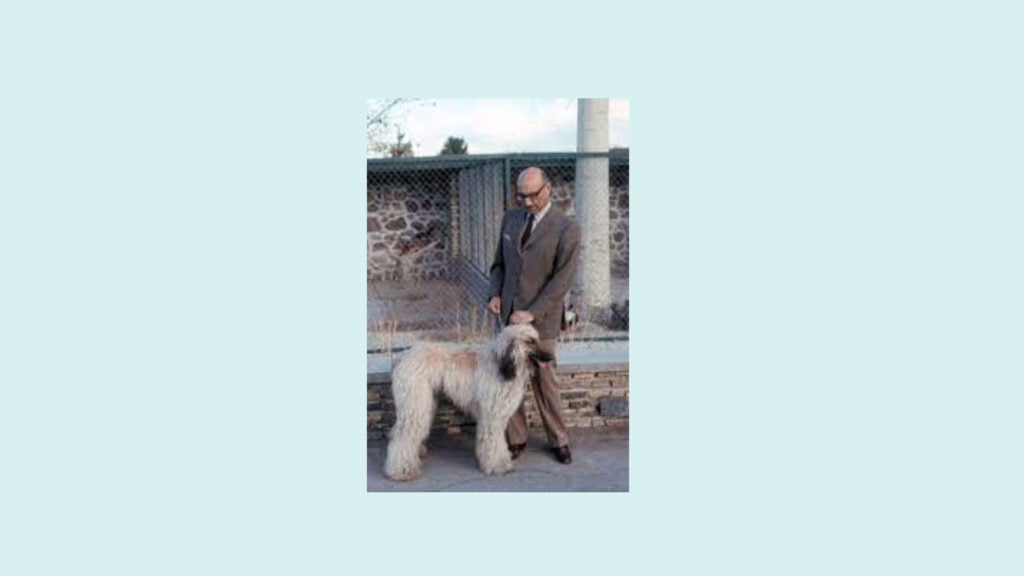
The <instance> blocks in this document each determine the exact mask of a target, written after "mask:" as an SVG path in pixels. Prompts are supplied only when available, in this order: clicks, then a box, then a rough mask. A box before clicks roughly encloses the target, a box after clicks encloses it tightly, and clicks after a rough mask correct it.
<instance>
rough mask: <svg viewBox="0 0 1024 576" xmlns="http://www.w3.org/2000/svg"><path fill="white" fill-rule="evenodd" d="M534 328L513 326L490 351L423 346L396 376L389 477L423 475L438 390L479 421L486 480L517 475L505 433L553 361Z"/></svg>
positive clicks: (415, 349) (405, 360) (408, 356)
mask: <svg viewBox="0 0 1024 576" xmlns="http://www.w3.org/2000/svg"><path fill="white" fill-rule="evenodd" d="M539 343H540V336H539V335H538V334H537V330H536V329H535V328H534V327H533V326H531V325H529V324H513V325H511V326H508V327H507V328H505V329H504V330H502V331H501V333H499V334H498V337H497V339H496V340H495V341H494V342H493V343H492V344H491V346H490V347H488V348H451V347H446V346H441V345H438V344H417V345H416V346H414V347H413V348H412V349H410V350H409V351H408V352H407V353H406V354H405V355H404V356H403V357H402V359H401V360H400V361H399V363H398V364H397V365H396V366H395V367H394V369H393V370H392V372H391V392H392V395H393V396H394V399H395V416H396V418H395V425H394V426H393V427H392V428H391V432H390V433H389V434H388V437H389V441H388V452H387V458H386V459H385V463H384V473H385V474H386V475H387V476H388V477H389V478H391V479H392V480H396V481H407V480H415V479H416V478H419V477H420V476H422V461H421V459H422V457H423V455H424V454H425V453H426V447H425V445H424V442H425V441H426V439H427V436H429V435H430V425H431V423H432V422H433V420H434V412H435V410H436V408H437V404H436V402H435V400H434V394H435V393H436V392H438V391H442V392H444V394H445V395H446V396H447V397H448V398H449V399H451V401H452V403H453V404H455V405H456V406H457V407H458V408H459V409H461V410H463V411H464V412H466V413H468V414H469V415H470V416H471V417H473V418H475V419H476V458H477V463H478V464H479V466H480V470H482V471H483V473H484V474H488V475H490V474H504V473H506V472H508V471H510V470H511V469H512V455H511V453H510V452H509V450H508V445H507V444H506V442H505V427H506V426H507V425H508V420H509V418H511V417H512V414H514V413H515V411H516V410H517V409H518V408H519V405H520V404H521V403H522V401H523V395H524V394H526V387H527V386H528V385H529V383H530V380H531V379H532V378H533V377H534V374H535V371H536V366H537V365H536V363H537V362H550V361H552V360H553V357H552V356H551V355H550V354H548V353H546V352H543V351H541V350H539V349H538V344H539Z"/></svg>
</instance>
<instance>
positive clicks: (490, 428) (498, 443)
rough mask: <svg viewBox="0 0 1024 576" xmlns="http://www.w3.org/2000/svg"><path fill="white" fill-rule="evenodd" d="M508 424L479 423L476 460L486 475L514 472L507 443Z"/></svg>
mask: <svg viewBox="0 0 1024 576" xmlns="http://www.w3.org/2000/svg"><path fill="white" fill-rule="evenodd" d="M505 426H506V423H500V424H495V423H487V424H485V423H483V422H478V423H477V429H476V430H477V431H476V459H477V462H479V464H480V470H482V471H483V473H484V474H504V473H506V472H508V471H510V470H512V454H511V453H510V452H509V451H508V444H507V443H506V442H505Z"/></svg>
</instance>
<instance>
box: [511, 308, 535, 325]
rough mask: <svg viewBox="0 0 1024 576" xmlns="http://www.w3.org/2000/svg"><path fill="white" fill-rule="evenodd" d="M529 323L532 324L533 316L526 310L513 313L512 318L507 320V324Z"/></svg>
mask: <svg viewBox="0 0 1024 576" xmlns="http://www.w3.org/2000/svg"><path fill="white" fill-rule="evenodd" d="M531 322H533V314H530V313H529V312H527V311H526V310H518V311H516V312H513V313H512V317H511V318H509V319H508V323H509V324H529V323H531Z"/></svg>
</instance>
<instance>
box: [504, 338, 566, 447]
mask: <svg viewBox="0 0 1024 576" xmlns="http://www.w3.org/2000/svg"><path fill="white" fill-rule="evenodd" d="M555 342H556V341H555V340H554V339H550V340H541V341H540V343H539V344H538V346H537V347H538V348H539V349H540V350H542V351H544V352H548V353H550V354H551V355H552V356H554V355H555ZM557 363H558V361H557V360H552V361H551V362H538V363H537V371H536V373H535V374H534V376H533V379H532V380H531V381H530V388H531V389H532V390H533V403H534V405H535V406H537V410H538V411H539V412H540V420H541V422H542V423H543V424H544V432H545V433H547V436H548V442H550V443H551V445H552V446H554V447H556V448H558V447H561V446H568V445H569V433H568V431H567V430H566V428H565V418H564V417H563V416H562V397H561V395H560V394H559V393H558V378H557V377H556V376H555V366H557ZM528 435H529V431H528V427H527V424H526V406H525V404H520V405H519V409H518V410H516V413H515V414H513V415H512V418H510V419H509V421H508V428H507V429H506V430H505V438H506V440H507V441H508V443H509V444H526V438H527V436H528Z"/></svg>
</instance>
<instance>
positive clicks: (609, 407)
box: [597, 396, 629, 418]
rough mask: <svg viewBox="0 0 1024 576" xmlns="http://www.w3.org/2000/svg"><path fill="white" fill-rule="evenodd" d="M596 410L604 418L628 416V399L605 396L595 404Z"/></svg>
mask: <svg viewBox="0 0 1024 576" xmlns="http://www.w3.org/2000/svg"><path fill="white" fill-rule="evenodd" d="M597 412H598V413H599V414H600V415H601V416H603V417H605V418H626V417H628V416H629V400H628V399H626V398H622V397H618V396H605V397H604V398H601V400H600V401H599V402H598V405H597Z"/></svg>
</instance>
